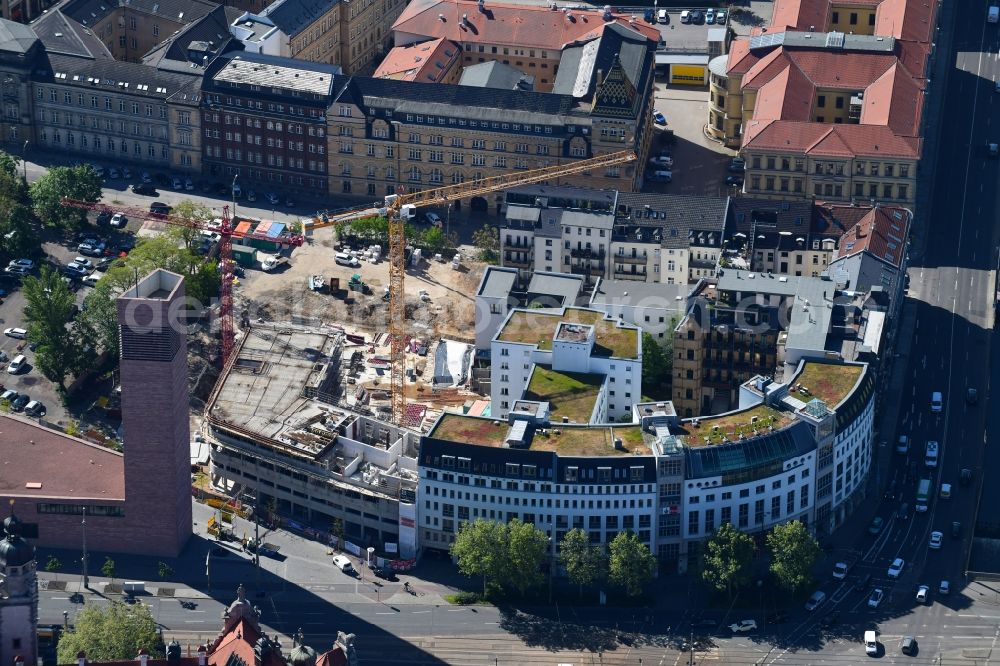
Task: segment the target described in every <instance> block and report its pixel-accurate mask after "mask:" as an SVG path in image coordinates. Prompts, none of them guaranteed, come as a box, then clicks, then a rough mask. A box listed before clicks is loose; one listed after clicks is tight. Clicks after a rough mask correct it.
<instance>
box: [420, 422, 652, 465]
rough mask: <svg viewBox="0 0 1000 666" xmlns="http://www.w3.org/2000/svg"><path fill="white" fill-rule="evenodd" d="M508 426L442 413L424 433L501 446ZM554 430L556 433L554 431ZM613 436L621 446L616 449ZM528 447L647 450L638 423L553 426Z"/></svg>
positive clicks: (602, 452)
mask: <svg viewBox="0 0 1000 666" xmlns="http://www.w3.org/2000/svg"><path fill="white" fill-rule="evenodd" d="M510 430H511V427H510V425H509V424H508V423H507V422H505V421H496V420H493V419H488V418H482V417H477V416H466V415H464V414H454V413H450V412H446V413H445V414H442V416H441V418H440V419H439V420H438V422H437V425H435V427H434V429H433V430H432V431H431V432H430V434H429V435H428V436H429V437H433V438H435V439H440V440H445V441H449V442H458V443H461V444H474V445H476V446H488V447H493V448H501V447H503V445H504V442H505V441H506V439H507V435H508V433H510ZM557 430H558V432H556V431H557ZM616 439H620V440H621V441H622V448H621V449H616V448H615V445H614V442H615V440H616ZM529 450H532V451H550V452H553V453H556V454H559V455H564V456H628V455H648V454H650V453H651V450H650V448H649V444H648V442H647V440H646V437H645V436H644V435H643V432H642V430H641V429H640V428H639V427H638V426H625V427H622V428H617V427H613V426H610V427H609V426H598V427H591V426H573V425H554V426H552V427H550V428H545V429H544V432H541V431H538V430H536V431H535V433H534V436H533V437H532V439H531V442H530V445H529Z"/></svg>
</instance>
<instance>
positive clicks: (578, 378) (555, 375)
mask: <svg viewBox="0 0 1000 666" xmlns="http://www.w3.org/2000/svg"><path fill="white" fill-rule="evenodd" d="M603 383H604V375H591V374H583V373H578V372H558V371H556V370H552V369H551V368H546V367H544V366H541V365H536V366H535V370H534V372H532V373H531V381H530V382H528V390H527V391H526V392H525V394H524V399H525V400H537V401H540V402H548V403H549V414H550V419H551V421H552V423H553V424H557V423H561V422H562V419H563V417H564V416H565V417H566V418H568V419H569V420H570V421H572V422H574V423H589V422H590V416H591V414H593V412H594V403H595V402H596V400H597V394H598V392H600V390H601V385H602V384H603Z"/></svg>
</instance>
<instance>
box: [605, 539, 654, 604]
mask: <svg viewBox="0 0 1000 666" xmlns="http://www.w3.org/2000/svg"><path fill="white" fill-rule="evenodd" d="M608 554H609V555H608V580H610V581H611V582H612V583H613V584H615V585H618V586H620V587H622V588H624V590H625V593H626V594H627V595H628V596H630V597H637V596H639V595H640V594H642V588H643V586H644V585H646V583H648V582H649V581H651V580H653V575H654V574H655V573H656V558H655V557H653V554H652V553H651V552H649V548H647V547H646V544H644V543H643V542H641V541H639V537H637V536H636V535H635V532H631V531H628V532H619V533H618V534H617V536H615V538H614V539H613V540H612V541H611V543H610V544H609V545H608Z"/></svg>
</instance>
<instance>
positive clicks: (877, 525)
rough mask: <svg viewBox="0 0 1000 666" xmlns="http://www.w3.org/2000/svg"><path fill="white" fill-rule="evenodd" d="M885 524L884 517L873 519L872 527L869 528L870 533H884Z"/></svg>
mask: <svg viewBox="0 0 1000 666" xmlns="http://www.w3.org/2000/svg"><path fill="white" fill-rule="evenodd" d="M884 523H885V521H884V520H883V519H882V516H875V517H874V518H872V522H871V525H869V526H868V533H869V534H878V533H879V532H881V531H882V525H883V524H884Z"/></svg>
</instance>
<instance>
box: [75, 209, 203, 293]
mask: <svg viewBox="0 0 1000 666" xmlns="http://www.w3.org/2000/svg"><path fill="white" fill-rule="evenodd" d="M185 231H186V230H185V229H184V228H177V227H172V228H171V229H170V230H169V231H167V233H165V234H163V235H161V236H157V237H156V238H146V239H143V240H141V241H139V243H138V244H137V245H136V247H135V248H134V249H133V250H132V251H131V252H130V253H129V254H128V256H127V257H123V258H122V259H119V260H117V261H116V262H115V263H113V264H112V265H111V267H110V268H109V269H108V271H107V273H105V275H104V277H103V278H102V279H101V283H102V284H103V283H107V284H108V285H109V287H110V288H111V289H110V291H109V292H107V294H106V297H107V298H110V299H111V300H112V304H113V299H114V297H115V296H116V295H117V294H119V293H121V292H122V291H124V290H126V289H129V288H131V287H132V285H133V284H134V283H135V280H136V277H137V276H138V278H139V279H142V278H143V277H145V276H146V275H147V274H149V273H150V272H152V271H153V270H155V269H157V268H164V269H166V270H168V271H173V272H174V273H178V274H180V275H183V276H184V277H185V284H184V291H185V293H186V294H187V295H188V296H189V297H190V298H192V299H194V300H196V301H199V302H201V303H202V304H207V303H208V302H209V300H210V299H212V298H213V297H215V296H217V295H218V294H219V278H220V275H219V265H218V262H215V261H206V260H205V258H204V257H201V256H199V255H197V254H195V253H194V252H192V251H191V250H189V249H187V246H186V241H185V240H184V233H185ZM182 243H184V244H185V246H184V247H179V245H181V244H182ZM88 309H89V306H88Z"/></svg>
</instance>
